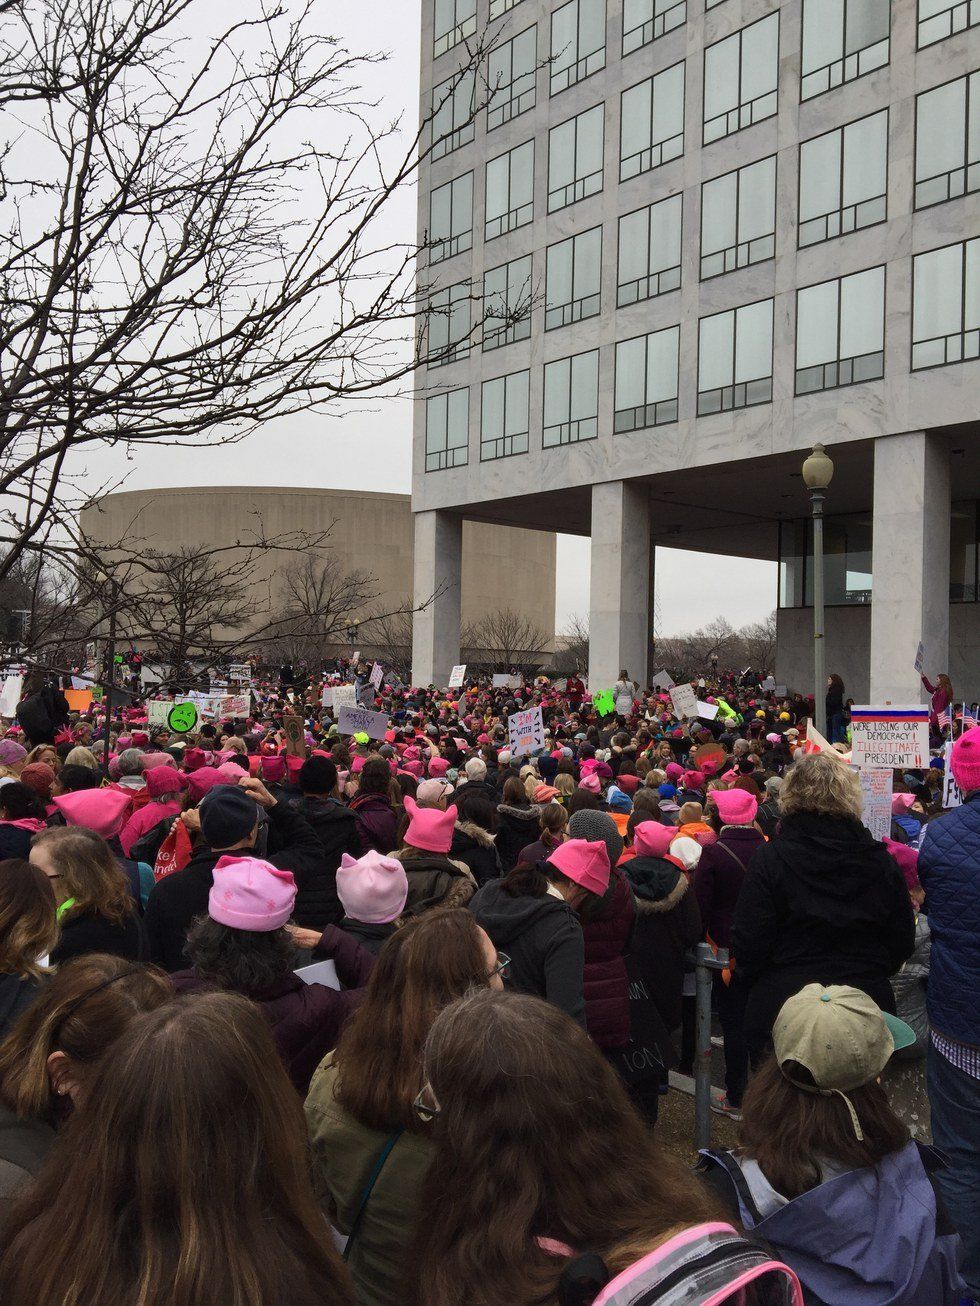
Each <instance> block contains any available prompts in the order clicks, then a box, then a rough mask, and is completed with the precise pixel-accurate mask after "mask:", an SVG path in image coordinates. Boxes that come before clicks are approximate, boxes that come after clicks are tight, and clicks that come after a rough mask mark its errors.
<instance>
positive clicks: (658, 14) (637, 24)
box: [623, 0, 687, 58]
mask: <svg viewBox="0 0 980 1306" xmlns="http://www.w3.org/2000/svg"><path fill="white" fill-rule="evenodd" d="M686 22H687V0H623V57H624V58H625V57H626V55H628V54H632V53H633V51H634V50H639V49H642V47H643V46H644V45H649V44H650V42H651V41H656V40H657V38H658V37H660V36H664V35H666V33H667V32H672V31H673V30H674V28H675V27H682V26H683V25H684V23H686Z"/></svg>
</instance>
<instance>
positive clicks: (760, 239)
mask: <svg viewBox="0 0 980 1306" xmlns="http://www.w3.org/2000/svg"><path fill="white" fill-rule="evenodd" d="M771 157H773V158H774V156H771ZM759 162H760V163H766V162H768V160H767V159H760V160H759ZM755 166H756V165H755V164H752V163H749V164H746V165H745V167H744V168H737V169H736V170H735V244H734V245H729V246H728V247H727V248H726V249H717V250H710V251H709V252H708V253H707V254H705V253H704V252H702V254H701V280H702V281H710V280H711V278H712V277H720V276H724V274H725V273H726V272H734V271H736V270H737V269H738V268H746V267H749V266H750V264H752V263H763V262H765V260H766V259H769V258H774V257H775V254H776V187H775V185H773V194H772V231H769V232H763V233H762V234H761V235H758V236H753V237H752V238H751V239H749V240H742V238H741V234H740V233H741V227H742V211H741V210H742V203H741V201H742V173H743V172H745V171H746V170H747V169H748V168H752V167H755ZM773 171H774V172H775V164H774V168H773ZM729 176H731V173H724V174H723V177H729ZM721 180H722V177H713V178H712V179H711V181H721ZM711 181H706V182H704V184H703V185H702V187H701V214H702V228H701V229H702V233H703V231H704V197H705V191H706V190H707V188H708V187H709V186H710V185H711ZM703 239H704V236H703V234H702V241H703Z"/></svg>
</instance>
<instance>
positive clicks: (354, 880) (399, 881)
mask: <svg viewBox="0 0 980 1306" xmlns="http://www.w3.org/2000/svg"><path fill="white" fill-rule="evenodd" d="M337 897H338V898H339V899H340V905H341V906H342V907H343V909H344V912H345V914H346V915H347V916H349V917H350V919H351V920H352V921H363V922H364V923H365V924H367V925H389V924H390V923H391V922H392V921H396V920H397V919H398V917H399V916H400V915H401V914H402V912H403V911H404V910H405V903H406V902H407V900H408V876H407V875H406V874H405V868H404V866H402V864H401V862H399V861H397V860H396V859H395V858H394V857H384V856H383V855H382V854H381V853H379V852H376V851H375V850H374V849H373V848H372V849H371V851H370V852H367V853H365V854H364V856H363V857H356V858H355V857H351V856H350V854H349V853H344V855H343V857H341V859H340V867H339V869H338V871H337Z"/></svg>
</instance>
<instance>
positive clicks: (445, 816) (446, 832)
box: [405, 794, 456, 855]
mask: <svg viewBox="0 0 980 1306" xmlns="http://www.w3.org/2000/svg"><path fill="white" fill-rule="evenodd" d="M405 811H406V812H408V815H409V817H410V818H411V819H410V821H409V824H408V829H407V830H406V831H405V842H406V843H407V844H411V846H412V847H413V848H421V849H423V850H424V851H425V852H430V853H442V854H443V855H445V854H446V853H448V852H449V848H450V845H451V844H452V841H453V827H454V826H455V824H456V808H455V807H447V808H446V810H445V811H444V812H441V811H440V810H439V809H438V808H437V807H419V806H417V804H416V802H415V799H414V798H412V797H411V796H410V795H408V794H406V795H405Z"/></svg>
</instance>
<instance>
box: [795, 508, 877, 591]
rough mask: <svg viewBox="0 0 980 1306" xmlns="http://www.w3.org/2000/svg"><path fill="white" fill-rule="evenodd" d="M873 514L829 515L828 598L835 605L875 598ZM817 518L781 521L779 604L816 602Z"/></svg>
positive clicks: (825, 528)
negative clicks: (814, 582)
mask: <svg viewBox="0 0 980 1306" xmlns="http://www.w3.org/2000/svg"><path fill="white" fill-rule="evenodd" d="M871 537H872V521H871V514H870V513H847V514H841V515H834V516H832V517H824V523H823V554H824V602H825V603H827V604H828V605H829V604H832V605H833V606H834V607H839V606H848V607H850V606H855V605H858V604H864V603H870V602H871V579H872V578H871ZM813 579H814V571H813V522H812V520H811V519H810V518H809V517H807V518H805V519H804V518H797V519H796V520H795V521H781V522H780V523H779V606H780V607H781V608H804V607H806V608H809V607H812V606H813Z"/></svg>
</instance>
